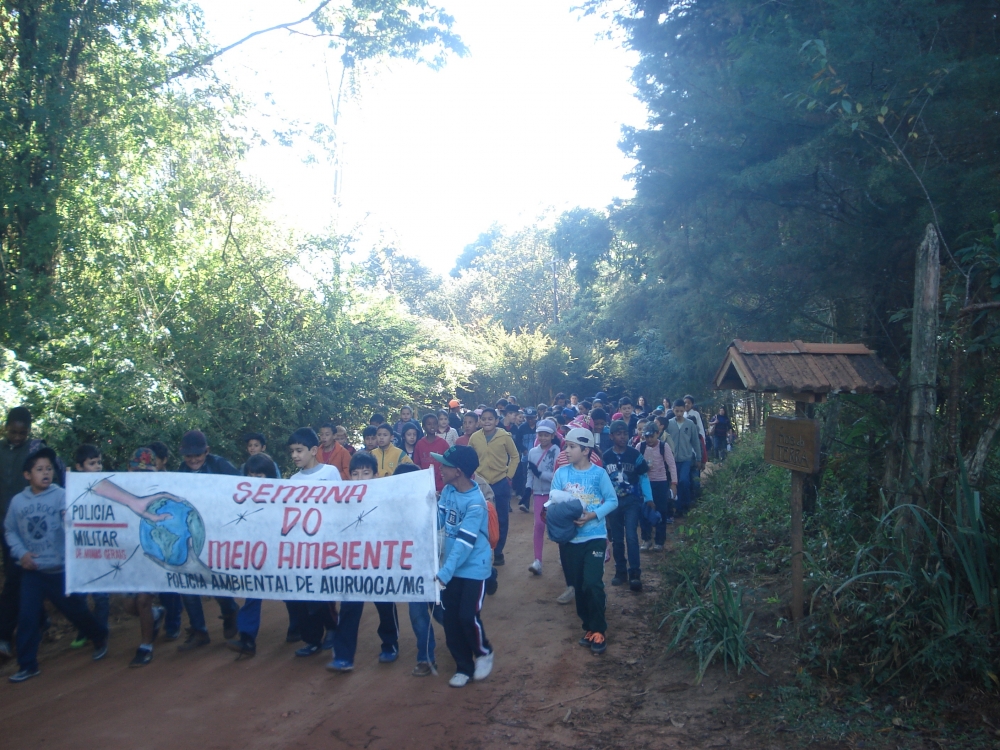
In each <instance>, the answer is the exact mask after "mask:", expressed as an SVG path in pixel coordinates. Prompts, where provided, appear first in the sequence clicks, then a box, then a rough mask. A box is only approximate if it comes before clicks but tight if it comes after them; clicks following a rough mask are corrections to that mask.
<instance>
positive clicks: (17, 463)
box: [0, 438, 32, 520]
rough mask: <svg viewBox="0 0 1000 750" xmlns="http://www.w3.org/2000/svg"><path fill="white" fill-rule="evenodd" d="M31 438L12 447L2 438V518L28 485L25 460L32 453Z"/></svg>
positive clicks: (0, 442) (0, 493) (0, 492)
mask: <svg viewBox="0 0 1000 750" xmlns="http://www.w3.org/2000/svg"><path fill="white" fill-rule="evenodd" d="M31 442H32V441H31V440H25V441H24V442H23V443H21V444H20V445H19V446H17V447H16V448H12V447H11V445H10V443H8V442H7V439H6V438H4V439H3V440H0V520H2V519H3V518H4V517H5V516H6V515H7V508H9V507H10V501H11V499H12V498H13V497H14V495H16V494H17V493H18V492H20V491H21V490H23V489H24V488H25V487H27V486H28V480H27V479H25V478H24V462H25V461H26V460H27V458H28V454H29V453H31Z"/></svg>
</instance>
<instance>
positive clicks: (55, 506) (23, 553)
mask: <svg viewBox="0 0 1000 750" xmlns="http://www.w3.org/2000/svg"><path fill="white" fill-rule="evenodd" d="M55 467H56V454H55V451H53V450H52V449H51V448H42V449H41V450H39V451H37V452H35V453H33V454H32V455H30V456H29V457H28V459H27V460H26V461H25V462H24V478H25V479H26V480H27V481H28V486H27V487H26V488H25V489H24V490H22V491H21V492H19V493H18V494H16V495H15V496H14V497H13V498H12V499H11V501H10V507H9V508H8V509H7V516H6V517H5V518H4V536H5V538H6V541H7V544H8V545H9V547H10V550H11V559H13V560H16V561H17V564H18V566H19V567H20V568H21V602H20V610H19V614H18V622H17V663H18V666H19V667H20V669H19V670H18V671H17V672H15V673H14V674H12V675H11V676H10V678H9V679H10V681H11V682H24V681H25V680H30V679H31V678H32V677H37V676H38V674H39V669H38V645H39V643H40V642H41V640H42V633H41V628H40V627H39V622H40V619H41V614H42V611H43V608H44V604H45V600H46V599H48V600H49V601H51V602H52V603H53V604H54V605H55V607H56V609H58V610H59V611H60V612H62V613H63V614H64V615H65V616H66V618H67V619H68V620H69V621H70V622H71V623H73V624H74V625H75V626H76V627H77V628H79V629H80V630H81V631H82V632H83V634H84V635H86V636H87V638H89V639H90V640H91V641H92V642H93V644H94V654H93V657H92V658H93V660H94V661H97V660H98V659H103V658H104V656H105V655H106V654H107V653H108V629H107V628H106V627H102V626H101V625H100V624H99V623H98V622H97V620H95V619H94V616H93V615H92V614H90V611H89V610H88V609H87V605H86V601H85V600H84V599H83V598H82V597H76V596H66V594H65V591H66V573H65V552H66V540H65V532H64V530H63V518H62V517H63V513H64V512H65V508H66V492H65V490H63V488H62V487H59V486H58V485H53V484H52V479H53V477H54V476H55Z"/></svg>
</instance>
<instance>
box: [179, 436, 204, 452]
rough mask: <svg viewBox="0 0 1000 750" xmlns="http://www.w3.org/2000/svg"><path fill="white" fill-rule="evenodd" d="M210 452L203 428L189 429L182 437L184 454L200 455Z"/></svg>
mask: <svg viewBox="0 0 1000 750" xmlns="http://www.w3.org/2000/svg"><path fill="white" fill-rule="evenodd" d="M207 452H208V441H207V440H206V439H205V433H204V432H202V431H201V430H188V431H187V432H185V433H184V437H182V438H181V451H180V453H181V455H182V456H200V455H201V454H202V453H207Z"/></svg>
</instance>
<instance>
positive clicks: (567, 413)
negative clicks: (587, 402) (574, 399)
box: [562, 406, 578, 419]
mask: <svg viewBox="0 0 1000 750" xmlns="http://www.w3.org/2000/svg"><path fill="white" fill-rule="evenodd" d="M577 414H578V412H577V410H576V409H573V408H570V407H569V406H567V407H566V408H565V409H563V410H562V415H563V416H564V417H566V419H575V418H576V416H577Z"/></svg>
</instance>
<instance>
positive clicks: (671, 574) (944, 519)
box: [661, 408, 1000, 689]
mask: <svg viewBox="0 0 1000 750" xmlns="http://www.w3.org/2000/svg"><path fill="white" fill-rule="evenodd" d="M840 416H841V420H840V421H839V422H834V423H833V424H832V425H830V426H829V427H828V429H834V430H835V431H836V434H837V435H838V440H837V443H836V444H837V445H838V446H839V447H838V448H837V449H836V450H835V452H834V454H833V455H832V456H831V458H830V461H829V463H828V468H827V470H826V472H825V474H824V475H823V477H822V480H823V481H822V483H821V485H820V490H819V495H818V498H817V509H816V512H815V514H813V515H809V516H807V517H806V525H805V531H806V538H805V574H806V597H807V602H808V603H809V611H810V612H811V615H810V616H809V617H808V618H807V619H806V620H805V622H804V624H803V630H802V636H803V640H802V648H801V653H800V655H799V656H800V659H801V661H802V663H803V664H805V665H806V666H807V667H808V668H809V669H811V670H812V673H813V674H815V675H817V676H824V677H828V678H830V679H833V680H839V681H843V680H847V681H852V680H859V681H862V682H864V683H866V684H869V685H871V684H874V685H876V686H880V687H881V686H889V685H900V684H902V685H910V684H919V685H922V686H923V687H924V688H929V687H932V686H939V687H940V686H945V685H949V684H951V683H953V682H954V681H955V680H960V679H971V680H974V681H975V682H977V683H978V684H979V685H980V686H981V687H984V688H986V689H995V688H996V687H997V678H996V675H997V674H998V671H997V670H998V665H1000V656H998V654H1000V649H998V646H1000V622H998V612H1000V607H998V606H997V582H998V580H1000V541H998V538H997V534H996V532H995V531H993V530H992V529H993V528H994V527H991V526H990V525H989V519H988V516H987V515H986V514H984V513H983V511H982V502H981V495H979V494H978V493H977V492H976V491H975V490H973V489H972V488H970V487H969V486H968V485H967V483H963V484H962V485H961V486H960V487H959V491H958V492H957V493H956V494H955V495H954V497H953V501H952V502H951V503H948V504H946V506H945V507H944V508H943V509H942V511H941V512H940V513H939V514H938V515H935V514H932V513H930V512H929V511H928V510H927V509H924V508H919V507H917V506H912V505H901V506H897V507H895V508H892V509H890V510H887V511H886V512H884V513H882V514H872V513H871V512H870V511H869V510H868V508H869V507H870V505H871V499H870V497H869V492H870V490H869V484H868V483H867V482H866V481H864V472H865V466H866V464H865V463H864V462H863V461H861V460H857V459H858V458H859V457H861V456H863V455H864V454H865V453H869V454H870V453H871V452H872V447H873V445H874V446H877V445H878V443H877V441H871V440H867V439H866V440H865V441H858V438H857V435H861V434H863V435H865V436H867V438H870V437H872V436H877V435H878V432H877V430H876V429H873V425H871V424H868V425H862V426H861V429H858V424H857V418H856V414H855V412H854V411H853V410H852V409H849V408H848V409H842V410H841V412H840ZM874 419H877V415H875V416H874V417H873V420H874ZM852 435H854V437H852ZM762 437H763V436H762V435H759V434H758V435H757V436H749V437H748V436H745V437H744V439H743V440H742V441H741V444H740V446H739V448H738V449H737V450H736V451H735V452H734V453H732V454H731V457H730V458H729V460H727V461H726V462H725V464H724V466H723V467H722V468H721V469H718V470H716V471H715V472H714V473H713V475H712V476H711V478H710V479H708V480H706V481H705V484H704V493H703V497H702V500H701V502H700V503H699V504H698V505H697V506H696V507H695V509H694V510H693V512H692V513H691V514H690V515H689V517H688V519H687V520H686V523H685V524H684V525H683V526H681V527H680V528H679V534H678V539H677V542H676V544H675V548H674V555H673V558H672V560H671V564H670V566H669V567H668V568H665V569H664V576H665V578H666V581H667V582H668V590H669V591H670V592H671V593H670V595H669V596H668V597H667V598H666V599H665V601H664V602H663V603H662V604H661V610H662V611H664V612H677V613H678V614H677V615H674V616H673V617H672V618H671V620H670V622H672V623H673V624H674V626H676V624H677V622H678V616H683V614H684V613H685V612H690V611H692V608H696V607H699V606H703V605H704V606H709V608H710V609H711V607H712V606H714V607H716V608H717V609H719V610H720V611H719V612H716V611H714V610H713V611H712V616H713V617H714V618H717V621H718V622H726V623H728V624H729V626H730V628H729V629H730V631H731V632H732V633H733V634H734V635H733V637H734V640H732V641H730V642H731V643H734V644H735V643H738V642H739V641H737V640H735V634H736V633H737V632H738V631H737V630H736V628H735V624H734V623H735V622H737V621H739V622H745V621H746V615H745V613H744V612H743V610H740V611H741V617H740V618H737V619H734V617H733V616H729V617H727V618H723V615H722V612H730V613H732V612H734V611H735V610H734V604H733V601H735V602H738V601H739V600H740V597H738V596H736V594H735V593H734V597H735V599H734V600H733V601H730V602H726V601H724V600H723V598H722V594H723V590H722V589H721V588H719V586H720V584H719V581H720V580H725V581H727V582H728V583H727V590H730V591H732V586H731V585H729V584H735V585H737V586H741V587H746V588H747V589H752V590H753V591H754V595H753V598H752V602H753V603H752V604H750V605H749V606H755V607H756V608H758V611H759V610H760V609H762V608H764V606H765V603H764V602H763V601H762V599H763V598H764V597H763V593H762V592H764V591H767V590H769V589H772V588H774V589H776V590H777V591H778V592H781V593H780V594H779V596H778V597H777V598H775V600H774V601H778V600H779V599H781V598H783V597H784V596H787V583H786V582H787V578H788V575H789V572H790V547H789V537H788V507H789V506H788V504H789V498H788V486H789V482H788V472H787V471H784V470H781V469H776V468H774V467H769V466H767V465H766V464H763V462H762V458H763V456H762V442H763V441H762V440H761V439H760V438H762ZM841 437H843V438H848V439H847V440H841V439H840V438H841ZM861 442H863V446H862V445H860V444H859V445H858V446H857V447H855V445H853V444H852V443H861ZM876 450H877V448H876ZM859 475H860V476H859ZM876 492H877V487H876ZM904 515H912V517H913V518H914V525H915V527H916V528H917V529H918V530H919V536H918V538H916V539H913V538H911V537H910V535H908V534H906V533H904V532H903V531H902V529H904V528H905V526H900V525H899V524H898V520H899V519H900V518H901V517H902V516H904ZM712 587H715V588H717V589H718V591H717V594H716V597H715V599H712V598H711V590H712ZM769 600H770V598H769ZM709 602H711V603H712V604H711V605H710V604H709ZM765 616H767V615H765ZM694 617H695V615H692V618H694ZM785 617H787V611H786V612H785V613H784V614H783V615H780V616H779V617H778V623H777V625H776V626H775V627H779V628H780V627H781V626H782V625H783V624H784V618H785ZM754 635H755V633H754V632H753V631H751V630H748V629H747V630H745V631H744V632H743V636H744V637H749V638H751V639H752V637H753V636H754ZM721 640H722V639H721V638H719V637H718V635H716V637H715V638H714V639H708V638H706V639H704V641H705V643H707V644H710V645H712V646H713V647H714V645H716V644H719V643H720V642H721ZM682 642H691V643H692V645H697V644H695V643H694V640H693V639H690V638H688V639H687V640H682V639H681V638H680V634H679V632H678V634H677V635H676V636H675V644H676V645H680V644H681V643H682ZM720 648H722V647H720ZM751 648H752V647H751ZM710 650H711V649H708V650H705V649H704V648H703V649H702V651H701V652H699V653H700V654H701V655H702V657H703V656H704V655H705V654H707V653H709V651H710ZM703 666H704V664H702V668H703Z"/></svg>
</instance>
